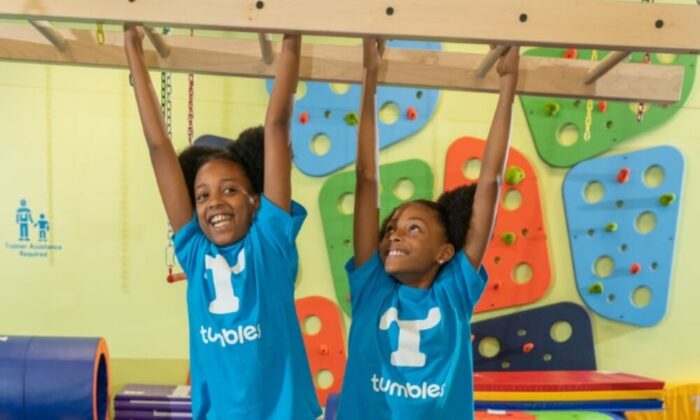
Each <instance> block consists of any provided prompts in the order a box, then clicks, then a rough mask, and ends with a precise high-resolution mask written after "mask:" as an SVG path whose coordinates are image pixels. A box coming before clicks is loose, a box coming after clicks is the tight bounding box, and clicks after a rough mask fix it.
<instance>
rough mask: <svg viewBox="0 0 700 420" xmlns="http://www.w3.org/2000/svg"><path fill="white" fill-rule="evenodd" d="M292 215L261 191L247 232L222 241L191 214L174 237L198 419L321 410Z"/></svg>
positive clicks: (296, 211)
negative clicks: (299, 302)
mask: <svg viewBox="0 0 700 420" xmlns="http://www.w3.org/2000/svg"><path fill="white" fill-rule="evenodd" d="M305 218H306V211H305V210H304V208H303V207H302V206H300V205H299V204H297V203H295V202H292V211H291V215H290V214H289V213H287V212H285V211H284V210H282V209H280V208H279V207H277V206H275V205H274V204H273V203H272V202H270V201H269V200H268V199H267V198H265V197H261V200H260V208H259V209H258V211H257V214H256V215H255V216H254V218H253V221H252V224H251V226H250V230H249V231H248V233H247V234H246V236H245V237H244V238H243V239H242V240H240V241H238V242H236V243H234V244H231V245H227V246H224V247H219V246H217V245H215V244H213V243H212V242H210V241H209V240H208V239H207V237H206V236H205V235H204V233H203V232H202V230H201V229H200V227H199V224H198V221H197V218H196V217H195V218H194V219H192V220H191V221H190V222H189V223H188V224H187V225H185V226H184V227H183V228H182V229H181V230H180V231H178V232H177V234H176V235H175V237H174V244H175V250H176V253H177V259H178V261H179V262H180V265H182V267H183V269H184V271H185V273H186V274H187V278H188V282H187V308H188V313H189V327H190V366H191V375H192V377H191V380H192V414H193V417H194V418H195V419H205V418H206V419H215V420H231V419H314V418H316V417H318V415H319V414H320V413H321V410H320V408H319V406H318V402H317V400H316V393H315V391H314V387H313V382H312V380H311V372H310V369H309V364H308V360H307V358H306V351H305V349H304V343H303V339H302V335H301V330H300V328H299V322H298V319H297V315H296V311H295V306H294V281H295V278H296V273H297V268H298V255H297V250H296V244H295V239H296V236H297V234H298V233H299V229H300V228H301V225H302V223H303V222H304V219H305Z"/></svg>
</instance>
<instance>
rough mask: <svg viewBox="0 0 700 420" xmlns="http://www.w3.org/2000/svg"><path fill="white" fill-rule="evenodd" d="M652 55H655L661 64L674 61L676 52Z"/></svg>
mask: <svg viewBox="0 0 700 420" xmlns="http://www.w3.org/2000/svg"><path fill="white" fill-rule="evenodd" d="M654 55H655V56H656V61H658V62H659V63H661V64H671V63H673V62H674V61H676V54H664V53H656V54H654Z"/></svg>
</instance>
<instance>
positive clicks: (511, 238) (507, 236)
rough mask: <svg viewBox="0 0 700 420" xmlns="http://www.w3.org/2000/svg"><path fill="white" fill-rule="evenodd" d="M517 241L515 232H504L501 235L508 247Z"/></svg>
mask: <svg viewBox="0 0 700 420" xmlns="http://www.w3.org/2000/svg"><path fill="white" fill-rule="evenodd" d="M515 239H516V238H515V233H513V232H503V234H501V240H502V241H503V243H504V244H506V245H508V246H511V245H513V244H514V243H515Z"/></svg>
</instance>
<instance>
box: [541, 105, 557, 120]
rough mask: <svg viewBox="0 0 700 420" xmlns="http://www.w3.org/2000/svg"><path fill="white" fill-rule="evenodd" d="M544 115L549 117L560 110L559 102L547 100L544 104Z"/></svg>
mask: <svg viewBox="0 0 700 420" xmlns="http://www.w3.org/2000/svg"><path fill="white" fill-rule="evenodd" d="M543 108H544V115H546V116H548V117H553V116H555V115H557V113H558V112H559V103H557V102H547V103H546V104H544V107H543Z"/></svg>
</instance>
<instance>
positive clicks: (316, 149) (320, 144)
mask: <svg viewBox="0 0 700 420" xmlns="http://www.w3.org/2000/svg"><path fill="white" fill-rule="evenodd" d="M310 146H311V152H313V154H315V155H316V156H324V155H325V154H326V153H328V151H329V150H330V149H331V139H330V138H328V136H327V135H325V134H323V133H319V134H316V135H315V136H314V137H313V138H312V139H311V145H310Z"/></svg>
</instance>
